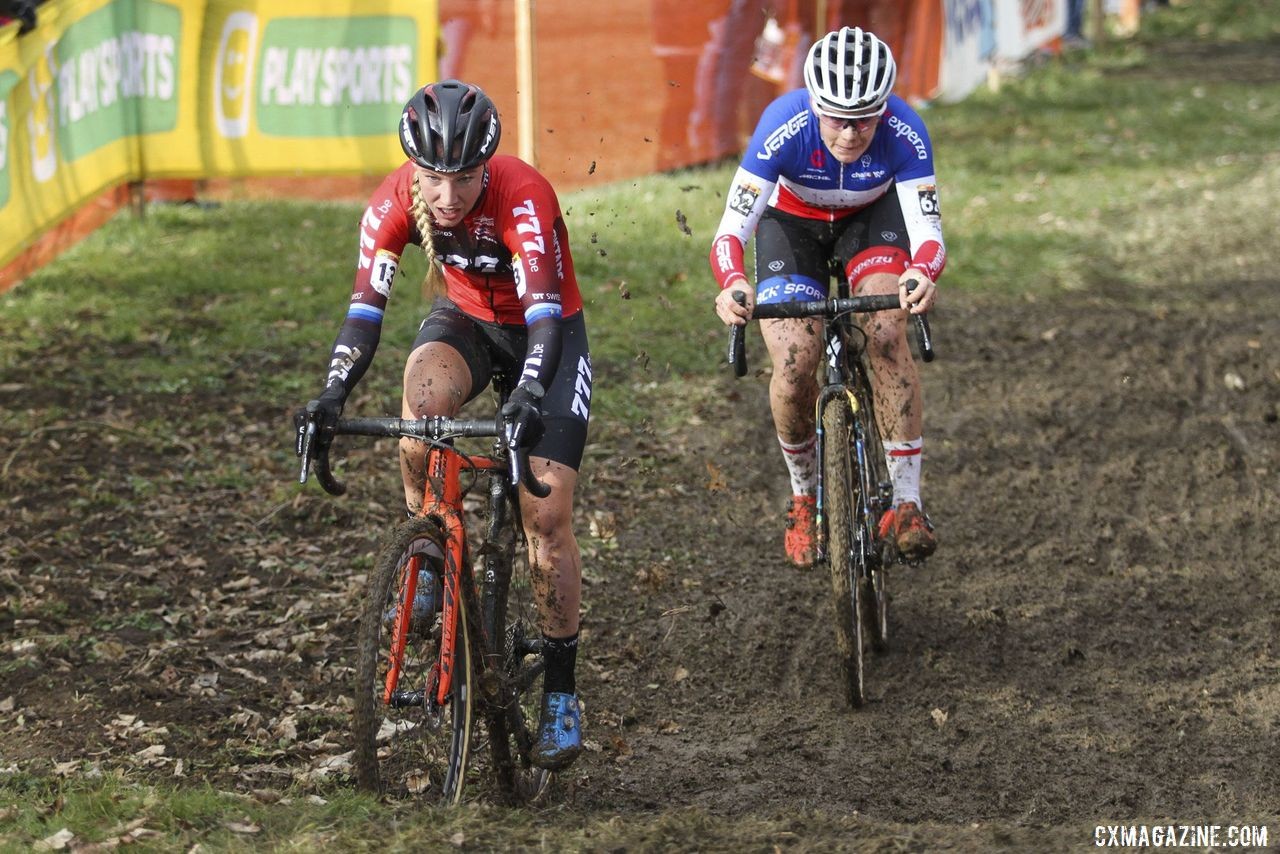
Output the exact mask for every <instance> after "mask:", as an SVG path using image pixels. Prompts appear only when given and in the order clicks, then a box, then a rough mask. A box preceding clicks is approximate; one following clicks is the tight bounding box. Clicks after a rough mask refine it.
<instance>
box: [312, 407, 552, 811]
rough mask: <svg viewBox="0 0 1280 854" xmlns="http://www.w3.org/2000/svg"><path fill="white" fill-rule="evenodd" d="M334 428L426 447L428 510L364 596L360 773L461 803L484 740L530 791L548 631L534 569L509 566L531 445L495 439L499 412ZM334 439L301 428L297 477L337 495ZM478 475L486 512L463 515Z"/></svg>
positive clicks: (386, 551) (503, 778)
mask: <svg viewBox="0 0 1280 854" xmlns="http://www.w3.org/2000/svg"><path fill="white" fill-rule="evenodd" d="M495 387H496V384H495ZM499 394H500V397H502V398H503V399H505V394H503V393H502V390H499ZM500 410H501V403H500V404H499V411H500ZM333 432H334V435H358V436H381V437H396V438H399V437H411V438H414V439H421V440H422V441H424V442H426V443H427V445H428V452H427V466H426V471H427V477H426V482H425V484H424V487H423V503H422V511H421V512H420V513H419V514H418V515H417V516H415V517H413V518H410V519H408V520H407V521H405V522H403V523H401V524H400V525H398V526H397V527H396V528H395V529H394V530H393V531H392V532H391V534H390V535H389V536H388V537H387V538H386V540H385V541H384V542H383V544H382V546H381V548H380V550H379V554H378V557H377V560H376V563H375V566H374V568H373V572H372V573H371V574H370V577H369V581H368V585H367V588H366V592H365V594H364V599H363V602H362V603H361V608H360V623H359V628H358V630H357V636H356V646H357V661H356V685H355V697H356V700H355V716H354V724H353V731H354V736H355V752H354V765H355V770H356V779H357V782H358V783H359V785H360V786H361V787H362V788H365V789H369V790H371V791H381V792H387V793H390V794H399V795H422V796H424V797H428V798H433V799H436V800H439V801H441V802H443V803H447V804H457V803H459V802H460V801H461V799H462V794H463V788H464V784H465V782H466V777H467V771H468V765H469V763H470V761H471V758H472V757H471V754H472V747H473V743H474V744H475V746H476V747H477V749H478V750H486V749H487V753H488V757H489V764H490V766H491V768H492V771H493V773H494V775H495V778H496V781H497V783H498V786H499V789H500V790H501V792H502V793H503V794H504V795H505V797H506V798H507V799H508V800H510V801H512V802H515V803H526V802H530V801H533V800H536V799H537V798H539V797H540V796H541V795H542V794H543V792H544V791H545V790H546V788H547V786H548V784H549V782H550V780H551V773H550V772H548V771H545V770H543V769H540V768H537V767H536V766H534V765H533V764H532V763H531V762H530V760H529V756H530V752H531V751H532V749H533V747H534V743H535V738H536V733H537V725H538V712H539V706H538V703H539V700H540V699H541V686H542V671H543V661H542V636H541V633H540V631H539V630H538V616H537V608H536V605H535V600H534V597H533V594H532V590H531V587H530V583H529V576H528V573H527V572H522V573H519V574H517V573H516V572H515V569H516V566H517V559H516V544H517V542H522V541H523V529H522V526H521V524H520V505H519V501H518V491H517V489H516V488H515V486H516V484H518V483H523V484H524V486H525V487H526V488H527V489H528V490H529V492H531V493H532V494H533V495H535V496H537V497H539V498H542V497H545V496H546V495H548V494H549V493H550V487H548V486H547V485H545V484H543V483H541V482H540V481H538V480H537V479H536V478H534V476H533V474H532V472H531V470H530V468H529V464H528V455H527V451H525V450H524V449H515V450H513V449H511V448H509V447H508V446H507V443H506V441H505V440H504V439H503V438H501V437H502V436H503V432H504V429H503V423H502V420H501V418H500V417H495V418H492V419H488V420H471V419H460V418H445V417H433V418H422V419H418V420H412V419H401V418H352V419H342V420H339V421H338V423H337V426H336V428H335V430H334V431H333ZM467 437H471V438H493V439H495V441H494V443H493V445H492V450H491V451H490V453H488V454H468V453H464V452H463V451H461V450H458V449H457V448H455V447H454V444H453V443H454V440H455V439H461V438H467ZM331 438H332V437H329V436H325V437H321V436H317V435H316V430H315V424H314V421H312V420H311V419H309V420H308V424H307V427H306V428H305V430H304V432H303V433H301V434H300V435H299V447H298V452H299V455H300V456H301V457H302V460H303V462H302V472H301V474H300V476H299V480H300V482H303V483H305V482H306V479H307V471H308V462H309V461H314V463H315V465H314V472H315V475H316V478H317V479H318V480H319V481H320V484H321V486H323V487H324V489H325V491H327V492H329V493H331V494H333V495H341V494H342V493H343V492H345V491H346V487H345V485H344V484H343V483H341V482H339V481H337V480H336V479H335V478H334V476H333V474H332V472H331V470H330V465H329V440H330V439H331ZM482 474H483V475H487V495H488V500H487V518H484V519H483V520H481V519H478V518H477V519H469V518H468V516H469V515H470V514H469V512H468V510H467V507H466V506H464V503H463V499H464V497H465V496H466V495H467V494H468V493H469V492H470V490H471V488H472V487H474V486H475V485H476V483H477V482H478V481H479V480H480V479H481V475H482ZM468 522H471V525H470V528H471V530H470V531H468ZM472 543H475V547H474V548H473V547H472V545H471V544H472ZM521 551H522V552H523V550H521ZM476 559H478V560H479V561H480V567H479V573H478V576H477V573H476V572H475V571H474V569H473V561H474V560H476ZM526 562H527V561H525V560H524V559H523V557H522V558H521V559H520V561H519V563H521V564H523V563H526ZM477 714H479V715H481V716H482V717H483V720H484V721H485V724H486V728H487V729H488V733H489V740H488V742H487V744H483V743H480V742H479V740H478V739H474V738H473V732H472V725H473V722H474V721H475V719H476V716H477Z"/></svg>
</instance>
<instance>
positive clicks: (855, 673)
mask: <svg viewBox="0 0 1280 854" xmlns="http://www.w3.org/2000/svg"><path fill="white" fill-rule="evenodd" d="M851 418H852V412H851V411H850V409H849V405H848V404H847V403H846V402H845V401H844V400H842V399H840V398H837V399H834V400H832V401H831V402H829V403H828V404H827V405H826V406H824V407H823V410H822V428H823V433H824V435H825V442H824V446H823V460H822V467H823V472H822V475H823V484H824V490H825V493H824V503H825V505H826V506H825V508H824V515H825V516H826V524H827V563H828V565H829V568H830V570H831V591H832V604H833V605H834V607H835V629H836V657H837V658H838V659H839V661H840V669H841V673H842V676H843V678H844V685H845V694H846V696H847V697H848V699H849V704H850V705H852V706H853V707H854V708H858V707H860V706H862V704H863V702H864V701H865V698H866V694H865V686H864V682H863V669H862V668H863V655H862V606H861V604H860V603H859V599H860V598H861V595H860V594H861V590H860V589H859V585H855V584H853V566H852V562H851V560H850V554H851V549H850V546H851V544H852V537H853V499H854V493H853V490H854V488H855V487H854V484H853V478H852V466H851V463H850V460H849V433H850V425H851V420H850V419H851Z"/></svg>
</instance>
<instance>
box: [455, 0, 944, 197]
mask: <svg viewBox="0 0 1280 854" xmlns="http://www.w3.org/2000/svg"><path fill="white" fill-rule="evenodd" d="M819 17H821V18H822V20H821V21H819ZM514 18H515V15H514V10H513V2H512V0H479V1H478V2H477V0H440V30H441V35H442V40H443V44H442V46H441V58H440V67H441V76H442V77H443V76H454V77H460V78H462V79H465V80H467V81H469V82H473V83H476V84H478V85H479V86H481V87H482V88H483V89H485V91H486V92H488V93H489V95H490V96H492V97H493V99H494V101H495V102H496V103H497V104H498V109H499V110H500V111H501V113H502V118H503V139H504V142H503V143H502V145H503V150H504V151H507V152H508V153H513V154H514V153H515V144H514V143H515V139H516V134H517V127H516V124H517V121H518V120H517V118H516V116H515V112H516V111H515V104H516V79H515V74H516V72H515V43H514V38H515V29H514V27H515V25H514ZM844 25H848V26H861V27H865V28H867V29H870V30H872V31H873V32H875V33H876V34H877V35H879V36H880V37H882V38H884V39H885V41H887V42H888V43H889V45H890V46H891V47H892V48H893V50H894V54H895V56H897V58H898V63H899V69H900V70H899V76H898V87H897V91H898V93H899V94H900V95H903V96H904V97H907V98H909V99H915V100H921V99H927V98H930V97H932V96H933V94H934V93H935V92H936V91H937V86H938V69H939V62H940V57H941V53H942V35H943V33H942V25H943V12H942V4H941V0H828V2H821V0H763V2H762V0H716V1H715V2H711V1H710V0H706V1H705V2H699V3H690V2H687V0H649V2H640V3H628V4H593V5H591V6H587V5H586V4H583V3H581V2H580V0H536V2H535V5H534V37H535V51H536V54H535V75H536V87H537V88H536V101H535V103H536V109H535V112H536V121H537V124H538V128H537V133H536V134H535V139H536V140H537V159H538V166H539V167H540V168H541V169H543V170H544V171H545V172H546V173H547V175H548V177H550V178H551V180H552V182H553V183H555V184H556V186H557V187H558V188H559V189H561V190H562V191H563V190H572V189H575V188H578V187H582V186H586V185H590V184H595V183H600V182H605V181H617V180H621V179H624V178H630V177H634V176H636V175H642V174H647V173H650V172H655V171H663V170H667V169H673V168H677V167H681V166H690V165H693V164H697V163H706V162H710V161H715V160H719V159H721V158H724V157H728V156H732V155H735V154H737V153H738V152H739V151H741V150H742V148H743V145H744V143H745V141H746V138H747V136H748V135H749V134H750V133H751V131H752V130H753V129H754V127H755V122H756V120H757V119H758V118H759V115H760V112H761V111H762V110H763V108H764V106H765V105H766V104H768V102H769V101H770V100H772V99H773V98H774V97H776V96H777V95H780V94H782V92H784V91H787V90H788V89H791V88H795V87H798V86H801V85H803V81H802V77H801V62H802V60H803V57H804V54H805V52H806V51H807V50H808V48H809V46H810V45H811V44H812V43H813V41H814V40H815V39H816V38H817V37H818V36H820V35H822V34H824V33H826V32H827V31H828V30H830V29H834V28H836V27H839V26H844ZM779 33H781V42H780V50H772V52H771V54H770V61H769V62H756V63H755V68H754V71H755V73H752V72H753V60H755V59H756V55H757V53H758V52H762V51H765V50H769V49H770V48H777V47H779V45H778V43H777V42H776V41H775V42H772V43H771V41H770V38H769V36H770V35H773V36H775V38H776V37H777V35H778V34H779ZM764 66H769V67H764Z"/></svg>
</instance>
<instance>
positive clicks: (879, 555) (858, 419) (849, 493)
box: [729, 280, 934, 707]
mask: <svg viewBox="0 0 1280 854" xmlns="http://www.w3.org/2000/svg"><path fill="white" fill-rule="evenodd" d="M846 292H847V285H846V284H845V283H844V282H843V280H841V286H840V291H839V293H841V294H844V293H846ZM744 302H745V300H742V299H739V303H744ZM900 307H901V306H900V304H899V301H898V295H897V294H879V295H872V296H859V297H847V296H841V297H838V298H836V299H827V300H816V301H812V302H783V303H771V304H767V305H757V306H756V307H755V309H754V310H753V312H752V319H753V320H762V319H772V318H801V317H821V318H822V337H823V342H824V345H823V346H824V350H823V352H824V354H825V364H826V368H825V372H826V379H825V382H824V383H823V385H822V388H821V390H820V391H819V393H818V400H817V412H816V421H817V428H818V443H817V456H818V486H817V495H816V504H817V519H816V528H817V560H818V562H820V563H822V562H825V563H826V564H827V566H828V568H829V569H830V571H831V589H832V595H833V603H834V605H835V611H836V621H835V625H836V649H837V652H838V655H839V659H840V666H841V670H842V672H843V675H844V677H845V687H846V693H847V695H848V698H849V702H850V704H851V705H853V706H855V707H858V706H861V705H862V704H863V702H864V701H865V700H866V691H865V682H864V679H863V646H864V644H863V639H864V635H865V636H866V637H867V639H869V640H870V643H871V646H872V648H873V649H875V650H876V651H877V652H881V651H883V650H884V649H885V647H886V645H887V644H888V641H889V598H888V589H887V583H886V573H887V570H888V568H889V567H890V566H892V565H893V564H895V563H898V562H900V561H901V560H902V558H901V556H900V555H899V553H898V550H897V546H896V545H895V544H894V541H893V537H881V536H880V517H881V516H882V515H883V514H884V512H885V511H886V510H888V509H889V508H890V507H892V506H893V484H892V483H891V482H890V481H889V479H888V476H887V473H886V470H885V459H884V448H883V446H882V445H881V441H880V430H879V427H878V426H877V423H876V418H875V407H874V405H873V399H872V393H871V381H870V374H869V372H868V368H867V362H866V335H865V333H863V331H862V330H861V329H859V328H858V326H857V324H855V323H854V322H853V314H854V313H857V312H872V311H891V310H895V309H900ZM912 317H913V318H914V319H915V330H916V342H917V345H918V348H919V350H920V356H921V358H922V359H923V360H924V361H926V362H931V361H933V357H934V353H933V342H932V338H931V335H930V331H929V324H928V321H927V320H926V319H925V317H924V315H918V314H917V315H912ZM745 333H746V326H745V325H741V326H739V325H735V326H733V327H732V328H731V329H730V333H729V363H730V364H731V365H733V368H734V373H735V374H736V375H737V376H739V377H741V376H744V375H745V374H746V372H747V358H746V347H745V342H746V337H745Z"/></svg>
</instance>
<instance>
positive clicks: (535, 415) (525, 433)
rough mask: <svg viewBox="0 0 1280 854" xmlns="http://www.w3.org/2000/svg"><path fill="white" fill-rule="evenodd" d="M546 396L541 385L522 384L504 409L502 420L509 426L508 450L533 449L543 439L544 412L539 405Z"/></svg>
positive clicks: (509, 398)
mask: <svg viewBox="0 0 1280 854" xmlns="http://www.w3.org/2000/svg"><path fill="white" fill-rule="evenodd" d="M544 394H545V392H543V390H542V385H541V384H540V383H537V382H534V381H530V382H524V383H521V384H520V385H519V386H518V387H517V388H516V390H515V391H513V392H511V396H510V397H508V398H507V402H506V405H505V406H503V407H502V420H503V421H505V422H506V425H507V436H506V438H507V447H508V448H532V447H533V446H534V445H536V444H538V440H539V439H541V438H542V434H543V432H544V428H543V425H542V412H541V411H540V410H539V409H538V405H539V403H540V402H541V401H542V397H543V395H544Z"/></svg>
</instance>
